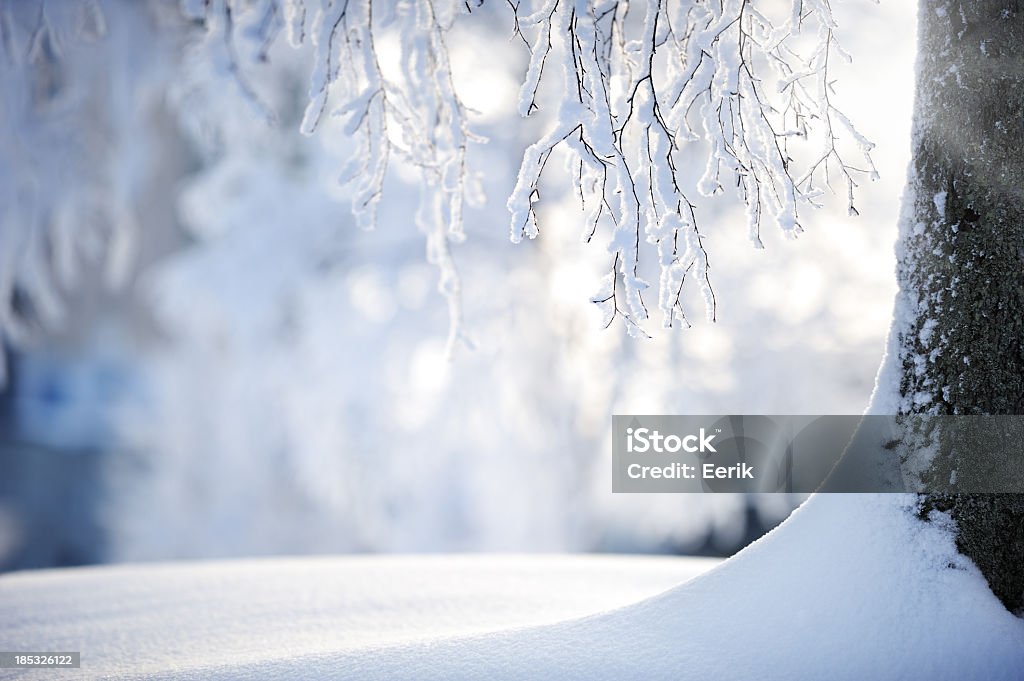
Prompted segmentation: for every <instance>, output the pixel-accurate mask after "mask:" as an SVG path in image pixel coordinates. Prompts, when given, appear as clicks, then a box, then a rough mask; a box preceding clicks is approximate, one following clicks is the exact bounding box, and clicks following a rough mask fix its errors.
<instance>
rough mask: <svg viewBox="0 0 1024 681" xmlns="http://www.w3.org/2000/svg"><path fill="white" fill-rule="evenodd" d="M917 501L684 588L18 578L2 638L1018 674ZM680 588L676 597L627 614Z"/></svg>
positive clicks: (835, 519) (903, 501) (638, 670)
mask: <svg viewBox="0 0 1024 681" xmlns="http://www.w3.org/2000/svg"><path fill="white" fill-rule="evenodd" d="M910 503H912V497H909V496H903V495H842V494H836V495H818V496H816V497H814V498H812V499H811V500H810V501H808V502H807V504H805V505H804V507H802V508H801V509H800V510H798V511H797V512H796V513H794V514H793V516H792V517H791V518H790V520H789V521H787V522H786V523H785V524H784V525H783V526H781V527H780V528H779V529H778V530H776V531H775V532H774V533H772V534H771V535H769V537H768V538H767V539H764V540H761V541H760V542H757V543H755V544H754V545H753V546H751V547H750V548H748V549H747V550H745V551H743V552H741V553H740V554H738V555H737V556H736V557H734V558H732V559H730V560H728V561H726V562H724V563H722V564H720V565H719V566H718V567H717V568H716V569H713V570H711V571H709V572H707V573H706V574H701V575H700V576H696V577H695V575H698V574H699V573H702V572H704V570H706V569H707V568H708V567H710V566H711V565H712V563H711V562H709V561H701V560H698V559H651V558H642V559H641V558H608V557H563V558H557V557H546V558H545V557H540V558H522V557H490V558H464V557H463V558H457V557H452V558H445V557H433V558H347V559H303V560H271V561H253V562H236V563H212V564H180V565H174V564H160V565H153V566H148V567H145V566H137V567H113V568H109V567H108V568H96V569H84V570H67V571H49V572H42V573H34V574H20V575H17V574H16V575H11V576H6V577H2V578H0V609H2V610H3V611H4V613H5V617H4V618H3V620H0V640H2V641H3V643H4V646H5V647H6V648H8V649H24V650H29V649H31V650H47V649H48V650H80V651H81V652H82V659H83V675H84V676H85V677H86V678H98V677H103V678H116V679H127V678H162V679H185V678H196V679H198V678H201V679H281V678H290V679H307V678H308V679H358V680H359V681H372V680H374V679H396V678H407V679H417V680H419V681H423V680H426V679H488V680H501V679H508V680H512V679H552V678H558V679H587V680H588V681H600V680H601V679H633V678H643V679H708V678H711V679H755V678H756V679H762V680H770V679H786V680H791V679H825V678H827V679H837V680H838V679H858V680H859V679H909V678H914V679H930V680H937V679H957V680H959V679H978V678H985V679H1016V678H1019V672H1020V670H1021V669H1024V621H1022V620H1020V619H1018V618H1016V617H1014V616H1013V615H1011V614H1010V613H1008V612H1006V611H1005V610H1004V609H1003V607H1002V606H1001V605H1000V604H999V603H998V602H997V601H996V599H995V597H994V596H993V595H992V594H991V592H990V591H989V590H988V588H987V587H986V585H985V583H984V581H983V579H982V578H981V576H980V575H979V573H978V572H977V570H976V569H975V568H974V567H973V566H972V565H971V564H970V563H968V562H966V561H965V560H964V559H963V558H962V557H960V556H959V555H958V554H957V553H956V551H955V548H954V546H953V542H952V538H951V536H952V535H951V534H950V532H949V529H948V524H947V523H945V522H942V519H941V518H936V519H935V520H936V521H935V522H932V523H927V524H926V523H922V522H920V521H918V520H916V519H915V518H914V517H913V516H912V514H911V513H910V507H909V506H908V504H910ZM691 578H692V579H691ZM673 580H675V581H678V582H685V583H683V584H682V585H681V586H677V587H675V588H672V589H670V590H668V591H666V592H664V593H662V594H660V595H656V596H653V597H651V598H647V599H646V600H642V601H639V602H636V603H633V604H631V605H627V604H628V603H630V602H631V601H634V600H636V599H638V598H641V597H644V596H650V595H651V594H653V593H654V592H656V591H658V590H659V589H661V588H664V587H666V586H668V585H669V584H670V583H671V582H672V581H673ZM687 580H688V581H687ZM616 606H625V607H618V608H617V609H609V608H615V607H616ZM598 611H601V612H598ZM595 612H596V613H597V614H589V613H595ZM588 614H589V616H585V617H582V618H579V619H573V618H577V617H580V616H583V615H588ZM556 620H562V621H556Z"/></svg>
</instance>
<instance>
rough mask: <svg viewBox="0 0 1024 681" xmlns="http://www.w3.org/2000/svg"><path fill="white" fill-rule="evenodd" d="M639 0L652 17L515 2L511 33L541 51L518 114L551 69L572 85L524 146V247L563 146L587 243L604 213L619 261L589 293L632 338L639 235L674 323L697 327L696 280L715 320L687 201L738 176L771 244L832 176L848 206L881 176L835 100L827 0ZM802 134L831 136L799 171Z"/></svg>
mask: <svg viewBox="0 0 1024 681" xmlns="http://www.w3.org/2000/svg"><path fill="white" fill-rule="evenodd" d="M640 5H641V6H642V7H643V11H644V14H643V16H642V18H637V17H634V16H631V11H632V7H633V5H631V4H630V3H626V2H615V1H608V0H605V1H604V2H593V1H589V0H544V1H543V2H538V3H534V5H533V6H531V8H530V9H529V10H527V9H525V8H524V7H523V6H522V5H515V11H516V24H515V25H516V29H515V30H516V32H517V34H518V35H519V36H520V37H521V38H522V40H523V41H524V42H525V43H526V44H527V45H528V46H529V48H530V55H531V58H530V65H529V69H528V71H527V74H526V77H525V79H524V81H523V86H522V90H521V93H520V103H519V111H520V114H522V115H524V116H528V115H530V114H532V113H533V112H534V111H535V110H537V109H538V107H539V104H538V101H537V99H538V94H537V93H538V90H539V87H540V84H541V83H542V82H543V81H544V80H545V79H551V80H556V81H557V80H558V79H560V80H561V82H560V85H561V88H560V89H558V90H557V91H558V92H560V93H561V99H560V101H559V102H558V114H557V117H556V122H555V124H554V126H553V127H552V128H551V129H550V131H549V132H548V133H547V134H545V135H544V136H543V137H542V138H541V139H540V140H538V141H537V142H536V143H534V144H533V145H531V146H530V148H529V149H528V150H527V151H526V153H525V155H524V158H523V163H522V166H521V169H520V172H519V178H518V182H517V184H516V187H515V189H514V191H513V192H512V196H511V197H510V198H509V201H508V206H509V210H510V211H511V213H512V239H513V241H519V240H521V239H522V238H523V237H528V238H535V237H536V236H537V235H538V234H539V228H538V224H537V214H536V203H537V201H538V200H539V191H538V183H539V181H540V176H541V174H542V172H543V171H544V169H545V167H546V166H547V162H548V160H549V158H550V156H551V154H552V153H553V152H554V151H555V149H556V148H558V147H564V148H565V150H566V151H567V152H568V155H569V159H570V160H569V165H570V168H571V172H572V175H573V179H574V183H575V188H576V191H577V193H578V194H579V197H580V199H581V201H582V202H583V205H584V208H585V210H586V211H587V217H586V227H585V229H584V239H585V240H586V241H590V240H591V239H592V238H593V236H594V235H595V233H596V230H597V228H598V224H599V223H600V222H601V221H602V219H603V218H604V219H606V220H608V221H609V222H610V223H611V224H612V230H611V234H610V237H609V238H608V239H607V246H608V250H609V252H611V253H612V254H613V260H612V270H611V271H610V272H609V274H608V276H607V277H606V279H605V281H604V283H603V285H602V289H601V290H600V291H599V292H598V294H597V295H595V296H594V298H593V299H592V300H593V302H594V303H596V304H598V305H599V306H601V307H602V309H603V311H604V313H605V319H606V323H607V324H610V323H611V321H612V320H613V319H614V318H615V317H617V316H620V315H621V317H622V318H623V320H624V322H625V323H626V326H627V329H628V330H629V331H630V332H631V333H633V334H637V333H643V332H642V329H641V324H642V322H643V321H644V320H645V319H647V318H648V311H647V307H646V305H645V303H644V300H643V293H644V291H645V290H646V289H647V288H648V287H649V284H648V283H647V282H645V281H644V280H643V279H641V278H640V276H639V275H638V270H639V267H640V263H641V259H642V254H641V251H642V250H643V249H644V248H645V246H644V244H647V245H649V247H652V248H653V249H655V250H656V252H657V259H658V263H659V266H660V282H659V305H658V307H659V309H660V311H661V313H662V318H663V325H664V326H666V327H671V326H674V325H675V323H676V321H682V322H683V323H687V322H686V316H685V313H684V312H683V306H682V302H681V294H682V290H683V285H684V283H685V280H686V278H687V277H690V278H691V279H692V280H694V281H695V282H696V284H697V286H698V287H699V289H700V291H701V293H702V294H703V298H704V302H705V309H706V314H707V316H708V318H709V319H712V320H713V319H714V317H715V297H714V292H713V290H712V288H711V282H710V278H709V274H708V271H709V265H708V252H707V249H706V247H705V244H704V240H703V239H702V232H701V231H700V230H699V228H698V225H697V219H696V206H695V203H694V201H692V200H691V197H694V196H695V195H701V196H714V195H718V194H721V193H723V192H724V191H725V187H726V185H727V184H728V183H729V182H734V183H735V187H736V190H737V192H738V194H739V197H740V198H741V200H742V201H743V202H744V203H745V205H746V214H747V222H748V228H749V234H750V240H751V241H752V242H753V244H754V245H755V246H756V247H758V248H760V247H762V243H761V229H762V225H763V224H765V223H769V224H774V225H777V226H778V227H779V228H780V229H781V230H782V231H783V232H784V233H786V234H787V235H790V236H793V235H796V234H797V233H799V232H800V231H802V227H801V224H800V219H799V207H800V206H802V205H804V204H807V205H812V206H813V205H818V197H819V196H820V194H821V193H822V187H823V186H824V187H829V188H830V187H831V185H830V180H831V177H832V176H834V175H836V174H838V175H839V176H841V177H842V179H843V180H844V182H845V184H846V190H847V198H848V201H849V205H848V208H849V211H850V213H851V214H855V213H856V208H855V207H854V189H855V187H856V186H857V179H858V178H860V177H861V176H864V175H867V176H870V177H872V178H874V177H875V176H876V173H875V170H874V166H873V164H872V162H871V158H870V155H869V152H870V150H871V146H872V145H871V143H870V142H868V141H867V140H866V139H864V137H863V136H861V135H860V133H858V132H857V131H856V129H855V128H854V127H853V125H852V123H851V122H850V120H849V119H848V118H847V117H846V116H845V115H844V114H843V113H842V112H840V111H839V110H838V109H837V108H836V107H835V106H834V105H833V104H832V102H831V99H830V91H831V88H832V83H831V81H830V80H829V60H830V59H831V58H834V57H835V56H839V57H840V58H848V57H847V55H846V53H845V52H843V50H842V48H841V47H840V45H839V43H838V41H837V40H836V38H835V33H834V29H835V27H836V26H835V21H834V19H833V16H832V12H831V9H830V7H829V4H828V1H827V0H793V1H792V2H791V3H789V5H790V7H789V9H790V11H789V12H788V13H787V14H786V15H785V16H782V17H775V16H773V15H772V14H771V13H770V12H769V10H768V9H766V8H765V6H766V5H768V3H764V2H756V0H723V2H721V3H718V2H708V3H704V2H688V1H678V2H676V1H672V0H647V2H646V3H640ZM811 32H813V37H812V38H811V39H810V40H807V39H806V36H807V34H809V33H811ZM808 42H809V43H810V46H809V48H808V47H806V46H805V43H808ZM801 48H802V49H801ZM842 134H845V135H847V136H848V137H851V138H852V139H853V141H854V142H855V143H856V144H857V145H858V146H859V148H860V150H861V152H862V155H863V161H862V165H861V166H859V167H858V166H856V165H854V164H853V163H852V162H850V161H848V160H847V159H846V158H845V157H844V156H843V155H841V153H840V151H839V147H837V146H836V140H837V137H838V136H839V135H842ZM794 138H795V139H799V140H813V141H815V142H816V143H818V144H820V152H819V153H817V154H815V155H813V159H812V160H810V161H808V162H806V163H805V164H803V165H802V167H801V164H800V163H798V162H797V161H795V160H794V156H797V157H799V154H797V153H792V155H791V149H790V141H791V140H792V139H794ZM700 157H703V158H705V161H706V162H705V170H704V173H703V176H702V177H700V178H699V179H698V180H696V181H694V180H695V178H693V177H691V175H690V174H689V173H688V172H687V170H688V168H690V167H692V166H693V164H694V161H695V159H697V158H700Z"/></svg>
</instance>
